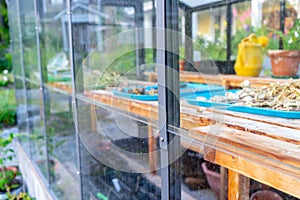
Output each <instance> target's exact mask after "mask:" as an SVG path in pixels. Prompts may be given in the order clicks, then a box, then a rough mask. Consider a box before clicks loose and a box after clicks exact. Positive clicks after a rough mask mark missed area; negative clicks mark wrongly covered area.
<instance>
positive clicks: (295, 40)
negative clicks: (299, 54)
mask: <svg viewBox="0 0 300 200" xmlns="http://www.w3.org/2000/svg"><path fill="white" fill-rule="evenodd" d="M275 33H276V34H277V35H279V37H280V38H281V39H282V41H283V48H284V49H285V50H299V49H300V19H297V20H296V21H295V24H294V26H293V27H292V28H291V29H290V30H289V32H288V34H284V33H282V32H281V31H275Z"/></svg>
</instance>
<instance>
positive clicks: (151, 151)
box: [148, 125, 157, 174]
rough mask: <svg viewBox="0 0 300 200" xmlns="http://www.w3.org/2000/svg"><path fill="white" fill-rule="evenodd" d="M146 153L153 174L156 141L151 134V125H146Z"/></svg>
mask: <svg viewBox="0 0 300 200" xmlns="http://www.w3.org/2000/svg"><path fill="white" fill-rule="evenodd" d="M148 153H149V164H150V170H151V172H152V173H153V174H156V170H157V155H156V154H157V142H156V138H155V137H154V135H153V127H152V126H151V125H148Z"/></svg>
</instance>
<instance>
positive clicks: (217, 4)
mask: <svg viewBox="0 0 300 200" xmlns="http://www.w3.org/2000/svg"><path fill="white" fill-rule="evenodd" d="M245 1H251V0H226V1H219V2H213V3H209V4H205V5H201V6H196V7H193V8H188V7H186V8H185V9H186V10H187V11H189V12H197V11H201V10H207V9H210V8H218V7H222V6H226V4H228V3H231V4H235V3H240V2H245Z"/></svg>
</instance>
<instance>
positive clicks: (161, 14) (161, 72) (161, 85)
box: [156, 0, 170, 200]
mask: <svg viewBox="0 0 300 200" xmlns="http://www.w3.org/2000/svg"><path fill="white" fill-rule="evenodd" d="M165 2H166V0H157V8H156V19H157V21H156V25H157V28H158V29H157V32H156V34H157V35H156V39H157V64H158V70H157V71H158V74H157V75H158V77H157V78H158V105H159V107H161V108H166V107H167V105H166V98H167V94H166V89H165V85H166V77H165V74H166V68H165V62H166V51H165V49H166V47H165V37H166V36H165V18H166V13H165ZM158 118H159V120H158V121H159V130H160V132H159V134H160V147H161V156H160V157H161V166H162V168H161V182H162V183H161V185H162V187H161V199H166V200H168V199H170V181H169V177H170V173H169V171H170V169H169V166H168V163H169V156H168V146H167V139H166V138H167V121H166V120H165V118H164V113H162V112H161V111H160V112H159V113H158ZM165 166H167V167H165Z"/></svg>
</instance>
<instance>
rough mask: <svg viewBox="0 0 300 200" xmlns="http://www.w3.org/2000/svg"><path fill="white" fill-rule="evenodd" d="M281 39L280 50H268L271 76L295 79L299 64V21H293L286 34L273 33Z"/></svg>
mask: <svg viewBox="0 0 300 200" xmlns="http://www.w3.org/2000/svg"><path fill="white" fill-rule="evenodd" d="M275 33H276V34H277V35H279V37H280V38H281V39H282V42H283V48H284V49H282V50H269V51H268V54H269V56H270V59H271V65H272V76H273V77H275V78H296V77H297V72H298V67H299V63H300V50H299V49H300V20H299V19H297V20H296V21H295V24H294V26H293V27H292V28H291V29H290V31H289V32H288V34H284V33H282V32H280V31H275Z"/></svg>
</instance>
